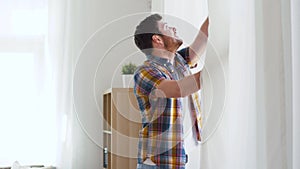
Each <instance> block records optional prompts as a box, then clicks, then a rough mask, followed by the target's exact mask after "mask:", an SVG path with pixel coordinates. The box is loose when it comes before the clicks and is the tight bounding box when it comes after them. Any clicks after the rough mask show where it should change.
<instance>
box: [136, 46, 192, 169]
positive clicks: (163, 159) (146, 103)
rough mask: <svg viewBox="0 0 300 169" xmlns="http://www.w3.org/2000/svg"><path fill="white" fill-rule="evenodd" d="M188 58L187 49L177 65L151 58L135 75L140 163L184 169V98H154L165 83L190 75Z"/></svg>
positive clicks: (182, 52)
mask: <svg viewBox="0 0 300 169" xmlns="http://www.w3.org/2000/svg"><path fill="white" fill-rule="evenodd" d="M179 53H180V54H179ZM187 55H188V48H185V49H183V50H181V51H179V52H178V53H176V56H175V58H174V65H173V64H171V63H170V62H169V61H168V60H167V59H164V58H161V57H157V56H153V55H148V56H147V60H146V61H145V62H144V64H143V65H142V66H140V67H139V68H138V69H137V71H136V72H135V75H134V80H135V86H134V92H135V95H136V98H137V101H138V104H139V108H140V111H141V116H142V124H143V128H142V130H140V133H139V145H138V163H140V164H141V163H143V161H144V160H145V159H146V158H148V157H149V158H151V160H152V161H153V162H154V163H156V164H157V165H158V166H167V167H166V168H183V167H184V165H185V163H186V154H185V150H184V145H183V144H184V138H183V109H182V101H181V98H154V97H151V95H152V94H153V91H154V90H155V89H156V87H157V86H158V85H159V84H160V83H161V82H162V81H163V80H165V79H167V80H179V79H182V78H183V77H184V76H186V75H190V74H191V72H190V68H189V65H188V58H187ZM192 105H193V104H192ZM193 110H194V109H193ZM193 110H192V111H193ZM163 168H165V167H163Z"/></svg>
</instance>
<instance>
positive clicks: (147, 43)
mask: <svg viewBox="0 0 300 169" xmlns="http://www.w3.org/2000/svg"><path fill="white" fill-rule="evenodd" d="M134 42H135V44H136V45H137V47H138V48H139V49H140V50H141V51H142V52H144V53H145V54H146V55H147V54H151V52H152V51H153V50H152V48H156V49H161V50H167V51H170V52H176V50H177V49H178V48H179V46H180V45H181V44H182V40H181V39H180V38H178V37H177V35H176V29H175V28H174V27H169V26H168V25H167V23H165V22H163V21H162V17H161V16H160V15H159V14H153V15H150V16H148V17H147V18H145V19H144V20H143V21H142V22H141V23H140V24H139V25H138V26H137V27H136V30H135V33H134Z"/></svg>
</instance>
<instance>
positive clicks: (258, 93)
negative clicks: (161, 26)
mask: <svg viewBox="0 0 300 169" xmlns="http://www.w3.org/2000/svg"><path fill="white" fill-rule="evenodd" d="M165 2H167V3H165V4H164V8H166V9H165V11H167V12H170V11H173V13H172V14H173V15H175V16H178V17H181V18H184V17H183V16H185V17H188V18H191V17H189V15H194V14H191V12H190V11H192V9H194V8H195V6H197V4H198V3H199V1H190V2H189V3H186V2H183V1H182V2H181V4H180V3H179V4H180V6H177V7H176V5H174V2H169V1H167V0H166V1H165ZM168 2H169V3H168ZM207 2H208V8H209V10H208V12H209V16H210V42H211V45H210V46H209V47H208V50H207V55H206V63H205V67H206V68H207V69H209V70H208V71H210V72H212V73H211V74H210V76H215V77H218V79H219V78H221V77H222V76H220V74H219V73H218V70H219V69H221V68H220V67H218V66H214V65H215V64H216V62H213V61H211V60H212V58H213V57H214V56H215V55H216V52H215V51H217V52H218V55H219V56H220V60H221V61H222V63H223V66H224V71H223V72H224V73H225V79H226V83H225V84H226V85H228V86H227V87H226V88H224V90H226V91H225V93H226V98H227V99H226V102H225V103H226V106H225V112H224V114H223V116H222V120H221V122H220V123H219V124H218V126H217V130H215V131H214V132H213V134H212V135H211V137H210V138H209V139H208V141H207V142H205V143H204V144H202V146H201V157H199V158H200V159H201V168H205V169H210V168H211V169H227V168H228V169H229V168H230V169H231V168H243V169H253V168H259V169H274V168H275V169H291V168H292V167H294V169H296V168H299V167H298V166H299V163H297V161H298V159H297V157H299V153H300V152H299V143H298V142H299V127H298V126H299V122H298V120H299V116H298V114H299V108H298V107H297V105H298V102H299V87H298V86H299V85H298V84H299V78H298V76H297V75H298V74H299V73H298V72H299V71H298V70H299V59H298V58H299V30H300V29H299V21H298V20H300V16H299V12H298V11H299V10H298V9H299V1H296V0H291V1H290V0H275V1H274V0H262V1H261V0H242V1H240V0H231V1H229V2H228V1H226V2H225V1H221V0H210V1H207ZM203 3H205V2H203ZM297 4H298V6H297ZM295 6H297V7H295ZM189 7H190V8H189ZM187 8H188V9H191V10H189V11H188V12H186V11H182V10H181V9H187ZM198 9H199V10H200V9H201V7H200V6H199V8H198ZM196 13H198V11H196ZM195 15H196V14H195ZM199 17H200V16H199ZM189 22H193V23H198V24H199V21H196V20H189ZM179 31H180V29H179ZM186 33H187V32H186ZM189 33H190V32H189ZM220 72H221V71H220ZM205 76H206V77H205V78H206V80H208V79H210V78H211V77H209V76H208V74H205ZM206 85H207V86H212V89H213V90H214V92H217V93H213V96H218V95H219V94H222V93H218V92H220V91H218V90H216V89H217V88H218V87H217V88H216V86H218V84H215V83H214V82H207V84H206ZM214 85H215V86H214ZM204 90H205V89H204ZM210 94H212V93H206V95H210ZM205 97H207V98H209V99H212V98H211V97H209V96H204V99H207V98H205ZM204 102H205V100H204ZM207 110H209V109H206V111H207ZM205 113H207V114H208V115H209V116H211V115H213V114H215V113H217V112H213V111H210V112H205ZM295 118H296V119H298V120H296V119H295ZM206 123H208V124H205V125H208V126H209V125H210V124H211V121H207V122H206ZM204 132H205V131H204ZM293 146H294V147H293ZM292 159H294V160H292ZM295 160H296V161H295Z"/></svg>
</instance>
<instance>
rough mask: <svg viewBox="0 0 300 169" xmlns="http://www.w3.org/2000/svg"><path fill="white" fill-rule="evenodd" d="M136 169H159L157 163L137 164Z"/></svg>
mask: <svg viewBox="0 0 300 169" xmlns="http://www.w3.org/2000/svg"><path fill="white" fill-rule="evenodd" d="M136 169H158V167H157V166H155V165H147V164H137V166H136Z"/></svg>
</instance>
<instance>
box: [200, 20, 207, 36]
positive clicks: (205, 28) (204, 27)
mask: <svg viewBox="0 0 300 169" xmlns="http://www.w3.org/2000/svg"><path fill="white" fill-rule="evenodd" d="M208 26H209V17H207V18H206V20H205V21H204V23H203V24H202V26H201V28H200V30H201V32H202V33H204V34H205V35H206V37H208Z"/></svg>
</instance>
